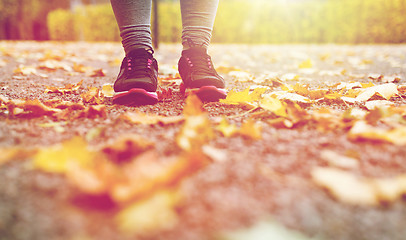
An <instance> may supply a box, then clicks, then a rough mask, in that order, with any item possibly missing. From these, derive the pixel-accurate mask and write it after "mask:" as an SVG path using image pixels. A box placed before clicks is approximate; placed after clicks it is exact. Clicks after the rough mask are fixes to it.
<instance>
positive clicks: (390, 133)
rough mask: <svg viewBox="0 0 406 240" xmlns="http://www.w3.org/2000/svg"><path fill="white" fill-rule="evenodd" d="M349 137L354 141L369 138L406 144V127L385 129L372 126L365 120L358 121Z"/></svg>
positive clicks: (401, 144)
mask: <svg viewBox="0 0 406 240" xmlns="http://www.w3.org/2000/svg"><path fill="white" fill-rule="evenodd" d="M348 138H349V139H351V140H353V141H358V140H369V141H379V142H388V143H393V144H395V145H400V146H403V145H406V127H397V128H394V129H390V130H385V129H380V128H376V127H373V126H370V125H368V124H367V123H366V122H365V121H357V122H356V123H355V124H354V125H353V127H352V128H351V130H350V131H349V132H348Z"/></svg>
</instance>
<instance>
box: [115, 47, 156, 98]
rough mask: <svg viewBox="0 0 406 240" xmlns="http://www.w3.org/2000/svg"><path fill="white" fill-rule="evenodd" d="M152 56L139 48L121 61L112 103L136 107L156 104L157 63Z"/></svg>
mask: <svg viewBox="0 0 406 240" xmlns="http://www.w3.org/2000/svg"><path fill="white" fill-rule="evenodd" d="M152 54H153V52H152V53H151V52H150V51H147V50H145V49H142V48H140V49H135V50H133V51H131V52H130V53H129V54H128V55H127V56H126V57H125V58H124V59H123V62H122V63H121V67H120V72H119V74H118V77H117V80H116V81H115V83H114V92H115V94H114V97H113V103H115V104H122V105H130V106H136V105H149V104H155V103H157V102H158V95H157V93H156V90H157V85H158V63H157V61H156V60H155V58H154V57H153V56H152Z"/></svg>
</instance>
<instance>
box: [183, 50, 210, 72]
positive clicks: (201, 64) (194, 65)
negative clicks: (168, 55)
mask: <svg viewBox="0 0 406 240" xmlns="http://www.w3.org/2000/svg"><path fill="white" fill-rule="evenodd" d="M186 61H187V63H188V64H189V66H190V68H191V70H192V72H197V73H199V74H209V75H213V74H214V73H215V71H214V68H213V63H212V61H211V57H210V56H209V55H201V56H187V57H186Z"/></svg>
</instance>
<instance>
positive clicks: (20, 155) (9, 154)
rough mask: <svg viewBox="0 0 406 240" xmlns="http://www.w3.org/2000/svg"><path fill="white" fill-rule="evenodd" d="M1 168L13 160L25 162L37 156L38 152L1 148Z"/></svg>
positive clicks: (19, 148)
mask: <svg viewBox="0 0 406 240" xmlns="http://www.w3.org/2000/svg"><path fill="white" fill-rule="evenodd" d="M0 152H1V154H0V166H1V165H3V164H6V163H8V162H10V161H13V160H25V159H27V158H29V157H32V156H33V155H35V153H36V152H37V150H35V149H29V148H21V147H11V148H0Z"/></svg>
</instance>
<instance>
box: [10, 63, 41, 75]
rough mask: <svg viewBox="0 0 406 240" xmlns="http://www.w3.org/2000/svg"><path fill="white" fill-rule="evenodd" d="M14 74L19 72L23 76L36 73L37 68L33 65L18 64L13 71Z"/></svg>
mask: <svg viewBox="0 0 406 240" xmlns="http://www.w3.org/2000/svg"><path fill="white" fill-rule="evenodd" d="M13 73H15V74H21V75H23V76H28V75H31V74H37V69H36V68H35V67H33V66H22V65H20V66H19V67H18V68H17V69H15V70H14V71H13Z"/></svg>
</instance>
